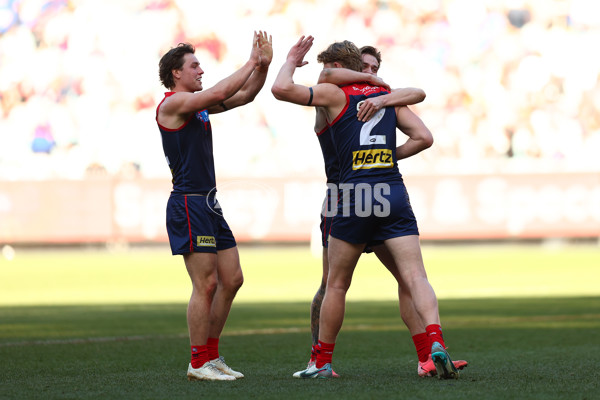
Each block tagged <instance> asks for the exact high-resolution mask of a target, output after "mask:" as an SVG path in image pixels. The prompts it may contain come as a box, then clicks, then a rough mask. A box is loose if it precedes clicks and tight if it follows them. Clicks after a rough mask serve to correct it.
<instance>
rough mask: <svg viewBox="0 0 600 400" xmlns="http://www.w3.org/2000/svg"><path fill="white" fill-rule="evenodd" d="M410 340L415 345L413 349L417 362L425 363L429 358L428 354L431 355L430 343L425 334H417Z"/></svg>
mask: <svg viewBox="0 0 600 400" xmlns="http://www.w3.org/2000/svg"><path fill="white" fill-rule="evenodd" d="M412 340H413V343H414V344H415V349H417V356H418V357H419V361H421V362H425V361H427V359H428V358H429V354H430V353H431V342H430V341H429V337H428V336H427V332H423V333H417V334H416V335H414V336H413V337H412Z"/></svg>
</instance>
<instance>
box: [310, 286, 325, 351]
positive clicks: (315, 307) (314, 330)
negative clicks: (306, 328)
mask: <svg viewBox="0 0 600 400" xmlns="http://www.w3.org/2000/svg"><path fill="white" fill-rule="evenodd" d="M324 296H325V287H324V286H321V287H319V290H318V291H317V293H316V294H315V297H314V298H313V301H312V304H311V306H310V332H311V334H312V341H313V344H314V345H316V344H318V343H319V318H320V316H321V304H322V303H323V297H324Z"/></svg>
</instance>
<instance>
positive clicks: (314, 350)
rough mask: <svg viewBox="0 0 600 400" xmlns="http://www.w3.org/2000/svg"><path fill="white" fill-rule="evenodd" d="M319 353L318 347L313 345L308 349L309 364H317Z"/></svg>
mask: <svg viewBox="0 0 600 400" xmlns="http://www.w3.org/2000/svg"><path fill="white" fill-rule="evenodd" d="M318 353H319V345H318V344H313V345H312V347H311V349H310V362H315V363H316V362H317V354H318Z"/></svg>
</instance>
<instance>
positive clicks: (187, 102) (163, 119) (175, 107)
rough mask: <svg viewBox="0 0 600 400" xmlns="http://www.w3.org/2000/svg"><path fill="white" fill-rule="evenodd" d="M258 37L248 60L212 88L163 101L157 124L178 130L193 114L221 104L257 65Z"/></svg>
mask: <svg viewBox="0 0 600 400" xmlns="http://www.w3.org/2000/svg"><path fill="white" fill-rule="evenodd" d="M257 43H258V35H257V34H256V32H255V33H254V40H253V43H252V52H251V53H250V59H249V60H248V61H247V62H246V63H245V64H244V65H243V66H242V67H241V68H240V69H238V70H237V71H235V72H234V73H233V74H231V75H230V76H228V77H227V78H225V79H223V80H221V81H220V82H218V83H217V84H216V85H215V86H213V87H212V88H209V89H207V90H203V91H199V92H194V93H190V92H177V93H175V94H173V95H171V96H169V97H167V98H166V99H165V101H164V102H163V104H162V105H161V106H160V108H159V110H158V122H159V123H160V124H161V125H163V126H165V127H166V128H173V129H175V128H179V127H180V126H181V125H182V124H183V123H184V122H185V121H186V120H187V119H188V118H189V115H190V114H191V113H193V112H196V111H200V110H204V109H207V108H209V107H211V106H214V105H217V104H219V103H222V102H223V101H224V100H225V99H227V98H229V97H231V96H233V95H234V94H235V93H236V92H237V91H239V90H240V89H241V88H242V86H243V85H244V84H245V83H246V81H247V80H248V78H249V77H250V75H251V74H252V72H253V71H254V69H255V68H256V67H257V66H258V65H259V52H258V47H257Z"/></svg>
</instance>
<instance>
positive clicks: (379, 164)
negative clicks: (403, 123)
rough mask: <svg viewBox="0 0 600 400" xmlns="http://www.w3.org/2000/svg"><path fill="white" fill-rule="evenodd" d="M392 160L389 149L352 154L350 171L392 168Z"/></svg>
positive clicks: (361, 151) (354, 152)
mask: <svg viewBox="0 0 600 400" xmlns="http://www.w3.org/2000/svg"><path fill="white" fill-rule="evenodd" d="M393 167H394V158H393V157H392V150H390V149H370V150H359V151H353V152H352V169H353V170H357V169H371V168H393Z"/></svg>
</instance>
